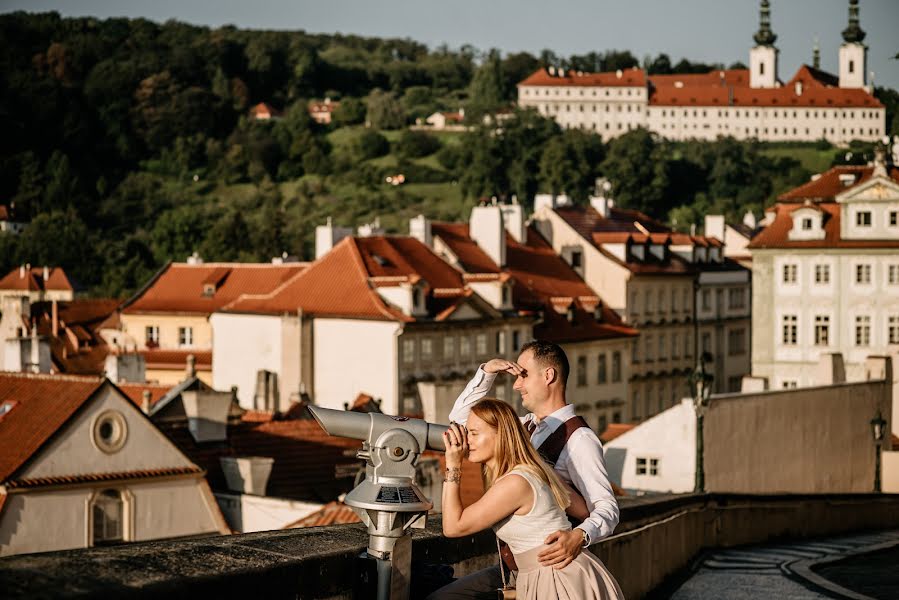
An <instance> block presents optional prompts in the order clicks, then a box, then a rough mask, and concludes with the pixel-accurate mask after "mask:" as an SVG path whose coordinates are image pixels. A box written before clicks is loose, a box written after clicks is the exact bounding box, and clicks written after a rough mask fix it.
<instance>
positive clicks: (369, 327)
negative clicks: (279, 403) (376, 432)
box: [312, 318, 402, 414]
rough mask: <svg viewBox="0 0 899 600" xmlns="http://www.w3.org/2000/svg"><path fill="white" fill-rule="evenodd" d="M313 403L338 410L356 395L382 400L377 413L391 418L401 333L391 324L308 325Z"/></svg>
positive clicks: (357, 321)
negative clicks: (311, 347) (309, 326)
mask: <svg viewBox="0 0 899 600" xmlns="http://www.w3.org/2000/svg"><path fill="white" fill-rule="evenodd" d="M312 327H313V347H314V356H315V366H314V371H315V403H316V404H318V405H320V406H324V407H327V408H335V409H343V405H344V403H345V402H352V401H353V400H354V399H355V398H356V396H358V395H359V393H360V392H365V393H366V394H369V395H371V396H373V397H375V398H381V399H382V400H383V404H382V405H381V409H382V410H383V411H384V412H385V413H388V414H396V412H397V408H398V391H397V345H396V337H397V335H399V333H400V332H401V331H402V327H401V325H400V324H398V323H395V322H393V321H365V320H361V319H324V318H317V319H315V320H314V321H313V325H312Z"/></svg>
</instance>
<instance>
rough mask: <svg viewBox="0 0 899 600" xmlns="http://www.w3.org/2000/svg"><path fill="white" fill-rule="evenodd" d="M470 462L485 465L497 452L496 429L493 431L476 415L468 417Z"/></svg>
mask: <svg viewBox="0 0 899 600" xmlns="http://www.w3.org/2000/svg"><path fill="white" fill-rule="evenodd" d="M466 425H467V426H468V460H470V461H471V462H473V463H485V462H487V461H489V460H490V459H491V458H493V455H494V453H495V452H496V429H493V428H492V427H490V426H489V425H487V423H485V422H484V421H483V419H481V418H480V417H478V416H477V415H476V414H474V413H472V414H470V415H469V416H468V423H467V424H466Z"/></svg>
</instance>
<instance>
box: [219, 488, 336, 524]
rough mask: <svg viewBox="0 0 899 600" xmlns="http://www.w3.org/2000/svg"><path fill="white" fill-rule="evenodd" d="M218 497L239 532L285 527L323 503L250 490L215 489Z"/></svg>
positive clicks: (312, 511) (227, 518) (226, 517)
mask: <svg viewBox="0 0 899 600" xmlns="http://www.w3.org/2000/svg"><path fill="white" fill-rule="evenodd" d="M215 499H216V501H217V502H218V504H219V507H220V508H221V510H222V514H224V515H225V519H226V520H227V521H228V524H229V525H230V526H231V528H232V529H234V530H235V531H239V532H240V533H251V532H253V531H272V530H274V529H283V528H284V527H285V526H286V525H289V524H291V523H293V522H294V521H298V520H300V519H302V518H303V517H308V516H309V515H311V514H312V513H314V512H315V511H317V510H319V509H321V508H322V506H324V505H323V504H318V503H315V502H301V501H299V500H287V499H285V498H271V497H268V496H253V495H251V494H223V493H216V494H215Z"/></svg>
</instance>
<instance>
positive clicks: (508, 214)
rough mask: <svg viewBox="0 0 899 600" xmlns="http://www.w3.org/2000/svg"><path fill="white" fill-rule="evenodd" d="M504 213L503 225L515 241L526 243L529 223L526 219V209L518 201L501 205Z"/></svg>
mask: <svg viewBox="0 0 899 600" xmlns="http://www.w3.org/2000/svg"><path fill="white" fill-rule="evenodd" d="M500 211H502V214H503V226H504V227H505V229H506V231H508V232H509V235H511V236H512V237H513V238H515V241H516V242H518V243H519V244H524V243H525V242H526V241H527V225H526V224H525V219H524V209H523V208H522V206H521V205H520V204H518V202H517V201H516V202H515V203H514V204H503V205H502V206H500Z"/></svg>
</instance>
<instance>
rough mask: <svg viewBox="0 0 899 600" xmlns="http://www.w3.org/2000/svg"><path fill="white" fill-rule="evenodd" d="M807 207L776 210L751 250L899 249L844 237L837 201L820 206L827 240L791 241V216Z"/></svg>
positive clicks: (894, 244)
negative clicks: (795, 211) (799, 209)
mask: <svg viewBox="0 0 899 600" xmlns="http://www.w3.org/2000/svg"><path fill="white" fill-rule="evenodd" d="M804 206H805V204H793V203H778V204H776V205H775V206H774V207H773V208H772V209H769V210H773V211H774V212H775V214H776V216H775V218H774V221H773V222H771V223H770V224H769V225H768V226H767V227H765V228H764V229H762V230H761V231H760V232H759V233H758V234H757V235H756V236H755V237H754V238H752V241H751V242H750V243H749V248H754V249H758V248H899V240H897V239H888V240H847V239H843V238H842V237H840V205H839V204H837V203H836V202H830V201H825V202H820V203H818V204H817V207H818V208H819V209H821V210H822V211H824V218H823V219H822V225H823V227H824V239H820V240H790V239H789V233H790V230H791V229H793V217H792V216H791V213H792V212H793V211H794V210H796V209H798V208H802V207H804Z"/></svg>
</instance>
